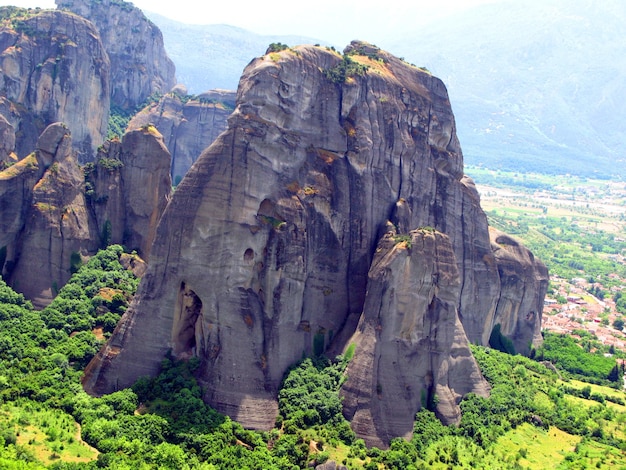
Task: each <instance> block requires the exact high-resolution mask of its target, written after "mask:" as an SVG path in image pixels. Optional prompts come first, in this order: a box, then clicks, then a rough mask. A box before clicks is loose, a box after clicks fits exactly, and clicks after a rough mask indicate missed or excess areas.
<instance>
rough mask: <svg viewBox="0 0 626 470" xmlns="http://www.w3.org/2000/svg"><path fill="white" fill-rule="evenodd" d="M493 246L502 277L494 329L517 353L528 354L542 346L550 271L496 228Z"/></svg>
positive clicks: (516, 242) (492, 231) (493, 235)
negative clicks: (508, 340) (498, 326)
mask: <svg viewBox="0 0 626 470" xmlns="http://www.w3.org/2000/svg"><path fill="white" fill-rule="evenodd" d="M489 235H490V237H491V246H492V249H493V252H494V254H495V256H496V263H497V266H498V273H499V275H500V286H501V287H500V294H499V296H498V304H497V306H496V314H495V320H494V325H500V331H501V333H502V334H504V336H506V337H508V338H509V339H510V340H511V341H513V346H515V351H516V352H517V353H520V354H528V353H529V352H530V350H531V348H532V347H537V346H540V345H541V342H542V341H543V339H542V337H541V314H542V311H543V299H544V297H545V296H546V292H547V290H548V281H549V276H548V269H547V268H546V266H545V265H544V264H543V263H542V262H541V261H540V260H538V259H536V258H535V256H534V255H533V254H532V253H531V252H530V251H529V250H528V249H527V248H526V247H524V246H523V245H521V244H520V243H519V242H518V241H517V240H515V239H513V238H512V237H510V236H509V235H507V234H506V233H503V232H500V231H499V230H496V229H494V228H493V227H490V228H489Z"/></svg>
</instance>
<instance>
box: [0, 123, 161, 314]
mask: <svg viewBox="0 0 626 470" xmlns="http://www.w3.org/2000/svg"><path fill="white" fill-rule="evenodd" d="M99 155H100V157H101V158H100V159H99V160H98V163H96V164H90V165H91V166H87V167H86V168H87V169H88V171H87V173H88V177H89V179H90V181H89V182H88V184H89V187H88V188H87V189H88V190H87V191H85V189H86V188H85V186H86V185H85V176H84V172H83V169H81V168H80V167H79V165H78V162H77V161H76V156H75V154H74V152H73V151H72V143H71V138H70V133H69V130H68V129H67V126H65V125H64V124H60V123H56V124H52V125H50V126H49V127H48V128H47V129H46V130H45V131H44V133H43V134H42V135H41V137H40V138H39V142H38V144H37V150H36V151H35V152H33V153H32V154H31V155H29V156H28V157H26V158H24V159H22V160H20V161H18V162H17V163H15V164H13V165H12V166H10V167H8V168H7V169H5V170H4V171H1V172H0V208H1V210H0V251H1V252H2V258H1V260H0V269H2V275H3V277H4V278H5V279H6V280H7V282H8V283H9V284H10V285H11V286H12V287H13V288H14V289H15V290H17V291H19V292H21V293H23V294H24V295H25V296H26V297H27V298H28V299H30V300H32V301H33V303H34V304H35V306H37V307H42V306H45V305H46V304H48V303H49V302H50V301H51V300H52V298H53V297H54V295H56V292H57V291H58V289H60V288H61V287H62V286H63V285H64V284H65V282H67V280H68V279H69V277H70V275H71V273H72V271H73V270H74V269H76V267H77V266H78V264H79V263H80V262H81V260H82V258H83V257H85V256H89V255H91V254H93V253H95V252H96V251H97V250H98V248H100V247H101V246H103V245H105V244H107V243H123V244H125V245H126V246H127V247H128V248H129V249H136V250H137V251H138V253H139V254H140V255H142V256H144V257H145V258H147V257H148V256H149V253H150V246H151V245H152V241H153V239H154V236H155V233H156V227H157V225H158V222H159V219H160V217H161V214H162V213H163V210H164V209H165V206H166V205H167V202H168V201H169V197H170V193H171V179H170V176H169V169H170V155H169V152H168V151H167V149H166V148H165V146H164V144H163V139H162V137H161V136H160V134H159V133H158V132H157V131H156V129H155V128H154V127H147V128H145V129H139V130H137V131H134V132H130V133H128V134H126V135H125V136H124V139H123V140H122V142H109V143H107V145H106V146H104V147H103V149H102V150H101V151H100V153H99Z"/></svg>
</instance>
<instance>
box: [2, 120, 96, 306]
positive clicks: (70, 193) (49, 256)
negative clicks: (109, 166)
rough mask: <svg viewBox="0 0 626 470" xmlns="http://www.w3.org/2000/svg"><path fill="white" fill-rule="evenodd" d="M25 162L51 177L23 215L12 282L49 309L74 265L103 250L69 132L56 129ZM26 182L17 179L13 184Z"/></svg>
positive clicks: (42, 181) (12, 259) (42, 182)
mask: <svg viewBox="0 0 626 470" xmlns="http://www.w3.org/2000/svg"><path fill="white" fill-rule="evenodd" d="M24 161H26V166H25V167H24V168H27V167H28V165H31V166H32V167H33V169H34V168H35V167H36V168H37V169H38V170H39V169H45V171H44V173H43V175H42V177H41V178H40V179H39V180H38V181H37V182H36V184H35V185H34V187H32V189H31V190H32V193H31V197H30V204H28V205H27V207H26V208H25V209H23V211H24V212H25V217H24V220H23V226H22V227H21V230H20V232H19V237H18V238H17V239H16V240H15V243H14V244H12V246H11V248H12V249H11V250H10V254H11V257H10V259H8V261H10V263H11V265H12V267H11V271H10V273H8V282H9V284H11V285H12V286H15V288H16V289H17V290H19V291H20V292H22V293H23V294H24V295H25V296H26V297H27V298H29V299H31V300H32V301H33V304H34V305H36V306H43V305H46V304H47V303H49V302H50V301H51V300H52V299H53V298H54V296H55V295H56V291H58V289H59V288H60V287H61V286H63V284H65V282H67V280H68V279H69V277H70V276H71V274H72V267H73V265H74V266H76V265H77V264H79V263H80V261H81V257H82V256H83V255H87V254H88V253H89V252H92V253H93V252H94V251H95V250H96V249H97V247H98V245H97V237H96V236H95V232H94V226H93V224H92V223H91V221H90V219H89V214H88V210H87V204H86V202H85V197H84V180H83V173H82V171H81V169H80V168H79V166H78V163H77V162H76V159H75V157H74V155H73V153H72V141H71V138H70V134H69V130H68V129H67V127H66V126H64V125H63V124H52V125H50V126H49V127H48V128H47V129H46V130H45V132H44V133H43V134H42V135H41V137H40V138H39V142H38V145H37V150H36V151H35V154H34V155H32V156H30V157H28V158H27V159H25V160H22V161H21V162H20V163H22V162H24ZM16 166H17V165H16ZM12 170H13V167H11V168H9V169H8V170H6V171H5V172H2V173H0V175H2V174H4V173H7V172H8V173H9V174H10V173H11V171H12ZM20 177H22V175H21V174H16V175H15V176H13V178H12V179H16V178H20ZM25 202H26V201H25Z"/></svg>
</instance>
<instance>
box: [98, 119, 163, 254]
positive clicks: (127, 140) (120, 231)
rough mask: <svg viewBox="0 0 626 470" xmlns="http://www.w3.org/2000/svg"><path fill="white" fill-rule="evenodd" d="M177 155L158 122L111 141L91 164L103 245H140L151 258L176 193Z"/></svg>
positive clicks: (143, 252)
mask: <svg viewBox="0 0 626 470" xmlns="http://www.w3.org/2000/svg"><path fill="white" fill-rule="evenodd" d="M170 164H171V157H170V153H169V152H168V150H167V149H166V148H165V144H164V143H163V137H162V136H161V134H159V132H158V131H157V129H156V128H155V127H153V126H144V127H143V128H141V129H137V130H134V131H131V132H127V133H126V134H124V136H123V137H122V140H121V141H119V140H115V141H107V142H106V143H105V145H103V146H102V148H101V149H100V150H99V152H98V160H97V162H96V163H95V164H94V165H92V166H90V167H88V169H87V180H88V186H89V189H88V192H87V194H88V197H89V201H90V206H91V209H92V211H93V214H94V215H95V219H96V225H97V227H98V233H99V234H100V239H101V240H102V244H103V245H106V244H109V243H118V244H122V245H124V246H125V247H126V248H127V249H129V250H136V251H137V252H138V253H139V255H140V256H141V257H142V259H144V260H145V261H148V260H149V257H150V248H151V246H152V242H153V241H154V237H155V235H156V228H157V225H158V222H159V220H160V218H161V214H163V211H164V210H165V206H166V205H167V203H168V201H169V199H170V195H171V192H172V179H171V178H170Z"/></svg>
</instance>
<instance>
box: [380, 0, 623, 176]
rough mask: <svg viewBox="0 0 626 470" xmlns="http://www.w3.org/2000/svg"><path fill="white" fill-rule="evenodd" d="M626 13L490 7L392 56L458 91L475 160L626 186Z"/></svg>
mask: <svg viewBox="0 0 626 470" xmlns="http://www.w3.org/2000/svg"><path fill="white" fill-rule="evenodd" d="M625 22H626V3H625V2H622V1H617V0H608V1H602V2H592V1H585V0H574V1H572V0H549V1H542V2H538V1H528V0H522V1H520V0H514V1H511V2H505V3H500V4H491V5H484V6H482V7H477V8H475V9H473V10H470V11H468V12H466V13H465V14H463V15H458V16H454V17H450V18H448V19H447V20H446V21H440V22H438V23H436V24H432V25H430V26H429V27H428V28H426V29H422V30H420V31H416V32H415V33H413V34H410V35H407V36H406V37H403V38H398V39H397V40H396V42H395V44H394V45H392V46H388V47H389V48H390V49H391V50H393V51H394V52H396V53H398V54H401V55H402V54H404V55H405V56H406V57H407V58H408V59H409V60H411V61H415V62H416V63H417V64H418V65H426V66H427V67H428V68H429V69H430V70H431V71H432V72H433V73H434V74H435V75H437V76H439V77H440V78H442V79H443V80H444V82H445V83H446V84H447V85H448V88H449V90H450V96H451V100H452V106H453V109H454V110H455V114H456V118H457V122H458V128H459V137H460V139H461V143H462V145H463V150H464V153H465V155H466V160H467V161H468V162H471V163H480V162H484V163H485V164H487V165H488V166H503V167H507V168H511V169H522V170H541V171H546V172H561V173H563V172H570V173H578V174H585V173H591V172H596V173H599V174H611V173H615V172H617V173H618V174H621V175H622V176H626V165H625V164H624V157H625V156H626V155H625V154H624V147H625V145H624V144H625V143H626V120H624V116H626V100H624V97H625V96H626V54H625V52H626V36H625V35H624V34H623V33H624V24H625Z"/></svg>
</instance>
